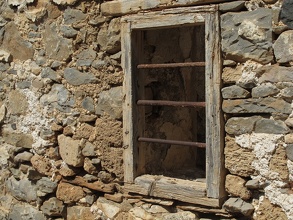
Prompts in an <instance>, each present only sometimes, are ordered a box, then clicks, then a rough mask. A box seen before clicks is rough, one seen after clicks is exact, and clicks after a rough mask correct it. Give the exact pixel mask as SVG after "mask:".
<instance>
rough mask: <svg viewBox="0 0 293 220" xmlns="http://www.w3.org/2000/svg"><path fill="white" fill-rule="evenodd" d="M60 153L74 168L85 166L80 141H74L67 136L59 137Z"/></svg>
mask: <svg viewBox="0 0 293 220" xmlns="http://www.w3.org/2000/svg"><path fill="white" fill-rule="evenodd" d="M58 144H59V152H60V156H61V157H62V159H63V160H64V161H65V163H67V164H68V165H71V166H74V167H81V166H83V160H84V158H83V156H82V154H81V150H82V148H81V146H80V141H79V140H73V139H72V138H70V137H66V136H65V135H59V136H58Z"/></svg>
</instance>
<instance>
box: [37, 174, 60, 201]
mask: <svg viewBox="0 0 293 220" xmlns="http://www.w3.org/2000/svg"><path fill="white" fill-rule="evenodd" d="M57 185H58V183H57V182H56V181H52V180H51V179H49V178H48V177H43V178H41V179H40V180H39V181H38V182H37V188H38V191H37V194H38V196H46V195H47V194H49V193H53V192H55V190H56V188H57Z"/></svg>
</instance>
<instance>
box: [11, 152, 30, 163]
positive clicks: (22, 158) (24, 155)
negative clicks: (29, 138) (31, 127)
mask: <svg viewBox="0 0 293 220" xmlns="http://www.w3.org/2000/svg"><path fill="white" fill-rule="evenodd" d="M32 157H33V154H32V153H30V152H27V151H24V152H21V153H19V154H17V155H15V157H14V162H16V163H19V162H27V161H30V160H31V158H32Z"/></svg>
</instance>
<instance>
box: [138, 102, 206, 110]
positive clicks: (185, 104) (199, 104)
mask: <svg viewBox="0 0 293 220" xmlns="http://www.w3.org/2000/svg"><path fill="white" fill-rule="evenodd" d="M137 105H159V106H181V107H199V108H204V107H205V106H206V103H205V102H180V101H165V100H138V101H137Z"/></svg>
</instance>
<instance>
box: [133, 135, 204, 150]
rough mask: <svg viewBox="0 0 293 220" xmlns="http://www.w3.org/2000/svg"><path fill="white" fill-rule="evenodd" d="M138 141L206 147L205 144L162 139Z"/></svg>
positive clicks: (142, 140)
mask: <svg viewBox="0 0 293 220" xmlns="http://www.w3.org/2000/svg"><path fill="white" fill-rule="evenodd" d="M138 141H139V142H149V143H158V144H173V145H184V146H190V147H200V148H205V147H206V143H199V142H191V141H175V140H164V139H158V138H146V137H139V138H138Z"/></svg>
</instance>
